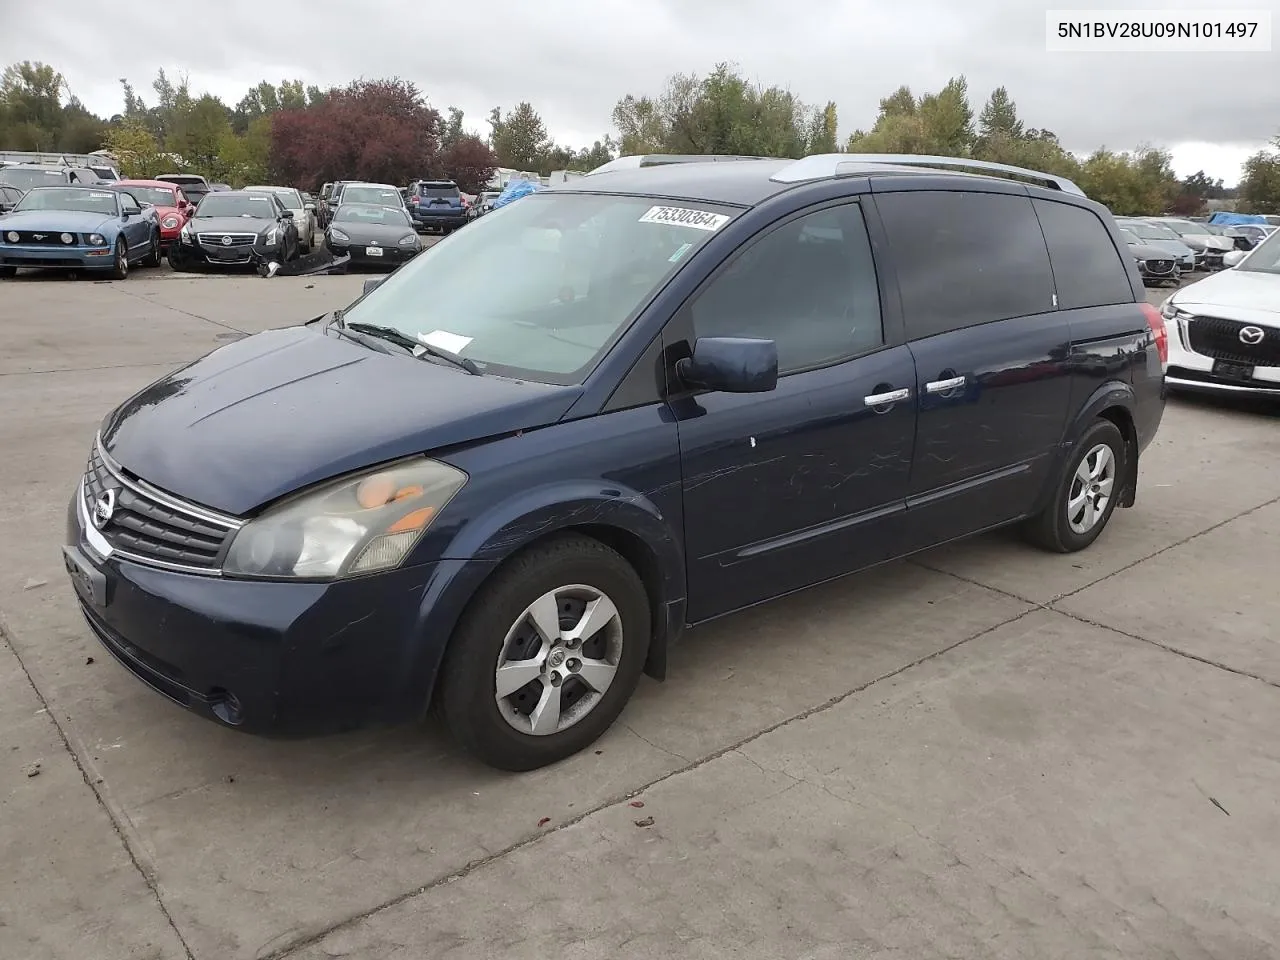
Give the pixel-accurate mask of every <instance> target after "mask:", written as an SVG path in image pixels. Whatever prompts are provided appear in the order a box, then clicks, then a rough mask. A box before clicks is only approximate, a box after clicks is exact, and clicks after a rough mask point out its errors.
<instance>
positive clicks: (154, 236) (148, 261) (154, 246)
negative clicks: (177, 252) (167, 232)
mask: <svg viewBox="0 0 1280 960" xmlns="http://www.w3.org/2000/svg"><path fill="white" fill-rule="evenodd" d="M161 261H162V255H161V253H160V231H159V230H152V231H151V250H150V252H149V253H148V254H147V255H146V256H145V257H144V258H143V259H142V264H141V265H142V266H144V267H158V266H160V263H161Z"/></svg>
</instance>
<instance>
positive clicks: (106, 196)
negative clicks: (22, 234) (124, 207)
mask: <svg viewBox="0 0 1280 960" xmlns="http://www.w3.org/2000/svg"><path fill="white" fill-rule="evenodd" d="M14 209H15V210H78V211H79V212H81V213H100V214H102V215H103V216H104V217H114V216H116V195H115V194H114V193H112V192H111V191H110V190H89V189H86V188H85V187H37V188H36V189H34V190H32V191H30V192H28V193H27V195H26V196H25V197H23V198H22V199H21V200H20V201H19V202H18V205H17V206H16V207H15V208H14Z"/></svg>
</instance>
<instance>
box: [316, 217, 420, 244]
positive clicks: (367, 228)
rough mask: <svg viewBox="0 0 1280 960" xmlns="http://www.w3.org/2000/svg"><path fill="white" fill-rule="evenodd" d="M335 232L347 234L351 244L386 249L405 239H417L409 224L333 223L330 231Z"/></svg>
mask: <svg viewBox="0 0 1280 960" xmlns="http://www.w3.org/2000/svg"><path fill="white" fill-rule="evenodd" d="M334 230H341V231H342V232H343V233H345V234H346V235H347V236H348V237H350V238H351V240H350V242H351V243H357V244H359V243H377V244H380V245H382V246H386V247H394V246H395V245H396V244H397V243H399V242H400V241H401V240H402V239H403V238H405V237H415V238H416V237H417V234H416V233H414V232H413V227H411V226H409V225H408V224H407V223H406V224H402V225H401V226H398V227H393V226H388V225H386V224H383V223H332V224H330V225H329V231H330V233H332V232H333V231H334ZM338 242H339V243H342V242H343V241H341V240H339V241H338Z"/></svg>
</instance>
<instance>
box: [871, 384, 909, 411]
mask: <svg viewBox="0 0 1280 960" xmlns="http://www.w3.org/2000/svg"><path fill="white" fill-rule="evenodd" d="M910 397H911V391H910V390H907V389H906V388H903V389H902V390H890V391H889V392H888V393H873V394H871V395H870V396H868V397H863V398H862V402H863V403H864V404H866V405H867V406H868V407H883V406H885V405H886V404H890V403H897V402H898V401H900V400H907V399H909V398H910Z"/></svg>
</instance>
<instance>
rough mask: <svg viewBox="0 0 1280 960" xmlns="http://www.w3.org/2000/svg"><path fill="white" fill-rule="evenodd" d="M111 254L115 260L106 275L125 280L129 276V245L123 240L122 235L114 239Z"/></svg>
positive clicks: (113, 278)
mask: <svg viewBox="0 0 1280 960" xmlns="http://www.w3.org/2000/svg"><path fill="white" fill-rule="evenodd" d="M112 256H113V257H114V258H115V261H114V263H113V265H112V267H111V272H110V273H108V274H107V276H108V277H110V278H111V279H112V280H127V279H128V278H129V245H128V244H127V243H125V242H124V237H120V238H118V239H117V240H116V249H115V252H114V253H113V254H112Z"/></svg>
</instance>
